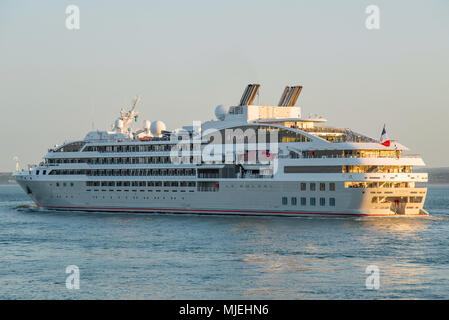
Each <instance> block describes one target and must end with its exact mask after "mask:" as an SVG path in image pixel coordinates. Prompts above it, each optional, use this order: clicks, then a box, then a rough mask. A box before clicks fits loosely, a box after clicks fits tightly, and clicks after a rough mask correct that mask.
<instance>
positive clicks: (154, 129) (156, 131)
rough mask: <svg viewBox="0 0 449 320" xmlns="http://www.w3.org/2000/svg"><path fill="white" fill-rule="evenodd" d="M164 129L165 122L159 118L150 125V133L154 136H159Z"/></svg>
mask: <svg viewBox="0 0 449 320" xmlns="http://www.w3.org/2000/svg"><path fill="white" fill-rule="evenodd" d="M165 129H166V127H165V123H163V122H162V121H160V120H158V121H154V122H152V123H151V126H150V131H151V134H152V135H153V136H155V137H160V136H161V135H162V131H164V130H165Z"/></svg>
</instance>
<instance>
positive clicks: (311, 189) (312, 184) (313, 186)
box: [310, 183, 315, 191]
mask: <svg viewBox="0 0 449 320" xmlns="http://www.w3.org/2000/svg"><path fill="white" fill-rule="evenodd" d="M310 191H315V183H311V184H310Z"/></svg>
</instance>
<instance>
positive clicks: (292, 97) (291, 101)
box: [278, 86, 302, 107]
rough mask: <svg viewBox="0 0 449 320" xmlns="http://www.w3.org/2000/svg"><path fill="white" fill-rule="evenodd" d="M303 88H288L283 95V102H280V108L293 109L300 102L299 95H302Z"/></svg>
mask: <svg viewBox="0 0 449 320" xmlns="http://www.w3.org/2000/svg"><path fill="white" fill-rule="evenodd" d="M301 90H302V86H294V87H289V86H286V87H285V89H284V93H282V96H281V100H279V104H278V106H281V107H293V106H294V105H295V104H296V101H297V100H298V97H299V94H300V93H301Z"/></svg>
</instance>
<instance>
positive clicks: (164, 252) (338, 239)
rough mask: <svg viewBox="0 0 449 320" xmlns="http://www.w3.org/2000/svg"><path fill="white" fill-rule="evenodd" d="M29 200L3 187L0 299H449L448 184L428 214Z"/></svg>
mask: <svg viewBox="0 0 449 320" xmlns="http://www.w3.org/2000/svg"><path fill="white" fill-rule="evenodd" d="M32 205H33V203H32V202H31V201H30V199H29V198H28V197H27V195H26V194H25V193H24V192H23V191H22V190H21V189H20V188H19V187H18V186H15V185H12V186H0V299H448V298H449V249H448V244H449V186H430V187H429V191H428V196H427V199H426V204H425V209H426V210H427V211H429V213H430V216H429V217H393V218H385V217H384V218H375V217H366V218H365V217H362V218H360V217H358V218H357V217H331V218H319V217H313V218H306V217H244V216H201V215H167V214H118V213H111V214H106V213H82V212H52V211H42V210H39V209H36V208H33V207H27V206H32ZM69 266H72V267H69ZM73 266H75V268H76V270H78V271H79V272H74V271H73V270H75V269H73ZM68 267H69V269H67V268H68ZM373 270H374V271H375V272H373ZM376 270H377V271H376ZM367 272H368V273H367ZM75 276H76V278H77V279H78V280H79V286H77V285H74V284H75V281H74V277H75ZM373 277H376V278H375V279H376V281H377V282H376V281H374V282H373V281H372V280H373ZM72 280H73V281H72ZM373 284H377V285H374V286H373Z"/></svg>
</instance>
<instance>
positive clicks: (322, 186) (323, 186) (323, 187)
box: [320, 183, 326, 191]
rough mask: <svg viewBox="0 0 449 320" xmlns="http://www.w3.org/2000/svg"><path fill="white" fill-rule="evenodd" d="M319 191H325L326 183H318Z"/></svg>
mask: <svg viewBox="0 0 449 320" xmlns="http://www.w3.org/2000/svg"><path fill="white" fill-rule="evenodd" d="M320 191H326V184H325V183H320Z"/></svg>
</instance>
